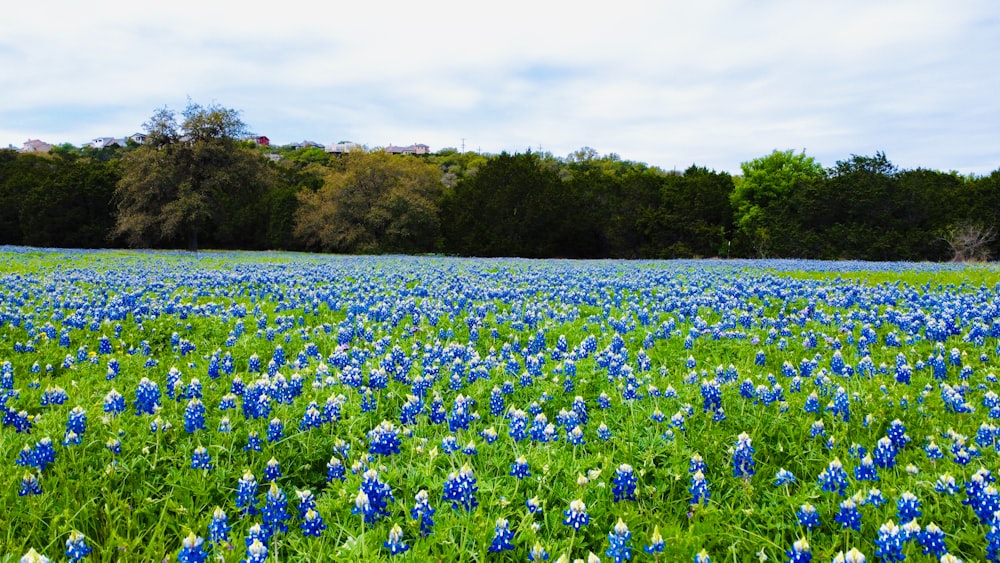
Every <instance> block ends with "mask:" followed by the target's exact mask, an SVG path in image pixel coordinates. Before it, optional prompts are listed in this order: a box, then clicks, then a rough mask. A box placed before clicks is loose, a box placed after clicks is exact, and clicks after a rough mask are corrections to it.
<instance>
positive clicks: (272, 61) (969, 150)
mask: <svg viewBox="0 0 1000 563" xmlns="http://www.w3.org/2000/svg"><path fill="white" fill-rule="evenodd" d="M3 12H4V15H3V17H2V19H0V147H6V146H7V145H8V144H11V145H14V146H15V147H20V146H21V145H22V144H23V143H24V142H25V141H26V140H27V139H29V138H31V139H41V140H44V141H47V142H50V143H54V144H58V143H63V142H69V143H72V144H74V145H82V144H84V143H87V142H89V141H90V140H91V139H93V138H95V137H103V136H114V137H124V136H127V135H130V134H132V133H135V132H139V131H142V130H143V123H144V122H146V121H147V120H148V119H149V118H150V117H151V116H152V115H153V113H154V112H155V111H156V110H157V109H159V108H163V107H168V108H170V109H174V110H176V111H178V112H180V111H181V110H183V109H184V107H185V106H186V105H187V103H188V101H189V100H190V101H191V102H194V103H198V104H201V105H210V104H218V105H221V106H223V107H226V108H231V109H236V110H238V111H240V115H241V117H242V118H243V121H245V122H246V123H247V124H248V125H249V127H250V129H251V130H252V131H254V132H255V133H257V134H260V135H266V136H267V137H269V138H270V139H271V141H272V143H275V144H288V143H292V142H297V141H303V140H310V141H315V142H319V143H323V144H331V143H336V142H338V141H348V140H349V141H353V142H356V143H360V144H363V145H366V146H368V147H370V148H375V147H382V146H386V145H389V144H394V145H408V144H412V143H424V144H427V145H429V146H430V147H431V150H432V151H437V150H439V149H442V148H445V147H453V148H458V149H462V148H463V147H464V149H465V150H471V151H480V152H483V153H492V154H495V153H499V152H501V151H507V152H525V151H526V150H529V149H530V150H532V151H543V152H548V153H551V154H553V155H555V156H559V157H564V156H567V155H568V154H569V153H571V152H573V151H575V150H577V149H580V148H582V147H591V148H593V149H594V150H596V151H597V152H598V153H599V154H602V155H604V154H609V153H615V154H617V155H619V156H620V157H621V158H622V159H624V160H630V161H636V162H644V163H647V164H650V165H653V166H658V167H661V168H664V169H668V170H669V169H684V168H687V167H688V166H690V165H692V164H696V165H698V166H704V167H706V168H709V169H713V170H718V171H728V172H731V173H738V172H739V170H740V164H741V163H742V162H746V161H749V160H751V159H754V158H758V157H761V156H765V155H767V154H769V153H771V152H772V151H773V150H788V149H792V150H794V151H796V152H799V151H805V153H806V154H807V155H809V156H812V157H814V158H815V159H816V160H817V161H818V162H820V163H821V164H823V165H824V166H827V167H831V166H833V165H834V164H835V163H836V162H837V161H838V160H848V159H849V158H850V156H851V155H853V154H857V155H873V154H875V153H876V152H877V151H882V152H884V153H885V154H886V156H887V157H888V158H889V160H891V161H892V162H893V163H894V164H896V165H897V166H899V167H900V168H904V169H912V168H918V167H920V168H929V169H935V170H941V171H952V170H954V171H957V172H960V173H962V174H989V173H990V172H992V171H994V170H997V169H1000V95H998V93H1000V3H998V2H996V0H982V1H980V0H947V1H930V0H838V1H836V2H812V1H808V0H805V1H803V0H794V1H785V0H748V1H737V0H719V1H714V0H700V1H697V2H694V1H690V0H686V1H674V0H653V1H635V0H616V1H615V2H593V1H590V0H574V1H563V0H535V1H530V2H529V1H523V0H505V1H504V2H489V3H487V2H469V1H468V0H466V1H461V2H459V1H452V0H445V1H437V0H436V1H434V2H413V1H409V2H399V1H396V0H383V1H380V2H364V1H350V0H349V1H346V2H342V1H331V0H326V1H324V2H314V1H311V0H299V1H296V2H288V3H277V2H266V3H265V2H242V3H239V4H235V3H231V2H219V1H216V0H201V1H198V2H192V1H188V0H175V1H170V2H156V3H153V2H144V1H136V0H130V1H127V2H108V1H102V0H90V1H87V2H80V1H78V0H50V1H46V2H16V3H13V4H12V5H11V6H6V7H5V8H4V10H3Z"/></svg>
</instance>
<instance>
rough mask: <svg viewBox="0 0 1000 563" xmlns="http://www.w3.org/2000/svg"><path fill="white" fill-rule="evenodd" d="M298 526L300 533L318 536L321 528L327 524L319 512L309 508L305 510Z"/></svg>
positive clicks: (320, 533)
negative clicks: (300, 529)
mask: <svg viewBox="0 0 1000 563" xmlns="http://www.w3.org/2000/svg"><path fill="white" fill-rule="evenodd" d="M299 527H300V528H302V535H304V536H313V537H319V536H320V535H322V533H323V530H325V529H326V527H327V526H326V523H325V522H323V517H322V516H320V514H319V512H316V510H315V509H312V508H310V509H309V510H307V511H306V514H305V516H303V518H302V523H301V524H300V525H299Z"/></svg>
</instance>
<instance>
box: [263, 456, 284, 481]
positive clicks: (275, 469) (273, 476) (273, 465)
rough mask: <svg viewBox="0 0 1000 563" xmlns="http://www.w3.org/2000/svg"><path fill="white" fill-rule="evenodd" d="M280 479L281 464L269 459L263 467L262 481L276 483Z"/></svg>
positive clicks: (274, 459)
mask: <svg viewBox="0 0 1000 563" xmlns="http://www.w3.org/2000/svg"><path fill="white" fill-rule="evenodd" d="M280 478H281V463H279V462H278V460H277V459H276V458H273V457H272V458H271V459H269V460H268V461H267V465H265V466H264V480H265V481H277V480H278V479H280Z"/></svg>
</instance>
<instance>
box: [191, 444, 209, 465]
mask: <svg viewBox="0 0 1000 563" xmlns="http://www.w3.org/2000/svg"><path fill="white" fill-rule="evenodd" d="M191 469H212V456H210V455H209V454H208V450H207V449H205V447H204V446H198V447H197V448H195V449H194V453H192V454H191Z"/></svg>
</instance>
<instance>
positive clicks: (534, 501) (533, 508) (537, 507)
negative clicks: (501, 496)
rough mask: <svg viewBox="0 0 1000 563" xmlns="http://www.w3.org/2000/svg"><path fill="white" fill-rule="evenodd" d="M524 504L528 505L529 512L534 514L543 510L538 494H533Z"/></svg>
mask: <svg viewBox="0 0 1000 563" xmlns="http://www.w3.org/2000/svg"><path fill="white" fill-rule="evenodd" d="M524 505H525V506H527V507H528V513H530V514H534V513H536V512H540V511H541V510H542V503H541V501H540V500H538V497H537V496H533V497H531V498H529V499H528V500H526V501H524Z"/></svg>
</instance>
